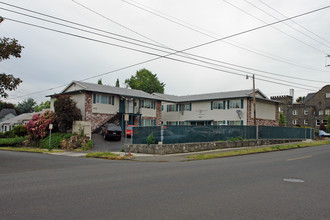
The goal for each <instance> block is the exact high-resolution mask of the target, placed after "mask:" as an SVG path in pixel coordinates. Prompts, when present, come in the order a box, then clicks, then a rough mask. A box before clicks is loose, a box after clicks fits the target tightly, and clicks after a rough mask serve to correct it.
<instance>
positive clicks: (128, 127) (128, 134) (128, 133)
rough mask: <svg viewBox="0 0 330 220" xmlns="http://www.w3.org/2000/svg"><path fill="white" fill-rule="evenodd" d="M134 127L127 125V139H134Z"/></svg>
mask: <svg viewBox="0 0 330 220" xmlns="http://www.w3.org/2000/svg"><path fill="white" fill-rule="evenodd" d="M133 127H134V125H127V128H126V135H127V137H132V134H133Z"/></svg>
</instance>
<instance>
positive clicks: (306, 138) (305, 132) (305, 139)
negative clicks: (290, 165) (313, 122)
mask: <svg viewBox="0 0 330 220" xmlns="http://www.w3.org/2000/svg"><path fill="white" fill-rule="evenodd" d="M306 139H307V134H306V128H305V140H306Z"/></svg>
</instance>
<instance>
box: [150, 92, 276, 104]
mask: <svg viewBox="0 0 330 220" xmlns="http://www.w3.org/2000/svg"><path fill="white" fill-rule="evenodd" d="M256 94H259V96H261V97H256V98H257V99H262V100H266V101H271V102H277V101H274V100H270V99H268V98H267V96H265V95H264V94H263V93H262V92H261V91H259V90H256ZM154 95H156V96H159V97H161V98H163V99H164V101H168V102H175V103H179V102H192V101H206V100H218V99H233V98H246V97H250V98H252V97H253V90H252V89H249V90H238V91H229V92H217V93H207V94H197V95H186V96H175V95H166V94H160V93H154Z"/></svg>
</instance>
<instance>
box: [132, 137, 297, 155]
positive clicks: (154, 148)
mask: <svg viewBox="0 0 330 220" xmlns="http://www.w3.org/2000/svg"><path fill="white" fill-rule="evenodd" d="M297 141H302V140H297V139H295V140H243V141H223V142H201V143H183V144H151V145H146V144H129V145H127V146H126V152H130V153H144V154H161V155H164V154H177V153H188V152H198V151H206V150H215V149H223V148H237V147H252V146H261V145H272V144H282V143H289V142H297Z"/></svg>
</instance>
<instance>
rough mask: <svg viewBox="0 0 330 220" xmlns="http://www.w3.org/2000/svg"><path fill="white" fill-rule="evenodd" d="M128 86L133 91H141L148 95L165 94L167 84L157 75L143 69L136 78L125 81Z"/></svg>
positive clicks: (137, 73) (132, 77)
mask: <svg viewBox="0 0 330 220" xmlns="http://www.w3.org/2000/svg"><path fill="white" fill-rule="evenodd" d="M125 83H126V85H128V86H129V87H131V88H132V89H139V90H142V91H145V92H147V93H150V94H152V93H154V92H157V93H164V87H165V84H164V83H163V82H160V81H159V80H158V78H157V74H152V73H151V72H150V71H149V70H147V69H141V70H139V71H137V72H136V74H135V76H131V78H129V79H126V80H125Z"/></svg>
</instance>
